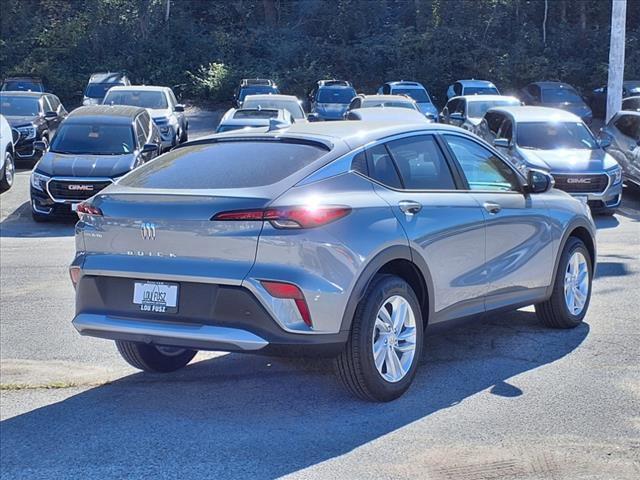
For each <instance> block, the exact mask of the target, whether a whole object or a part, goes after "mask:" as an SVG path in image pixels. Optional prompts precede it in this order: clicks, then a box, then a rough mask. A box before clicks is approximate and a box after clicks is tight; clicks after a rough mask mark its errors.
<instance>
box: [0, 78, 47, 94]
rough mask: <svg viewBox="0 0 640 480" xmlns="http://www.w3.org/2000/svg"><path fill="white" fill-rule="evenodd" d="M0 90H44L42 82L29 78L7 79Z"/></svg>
mask: <svg viewBox="0 0 640 480" xmlns="http://www.w3.org/2000/svg"><path fill="white" fill-rule="evenodd" d="M2 90H5V91H13V92H44V89H43V88H42V84H40V83H35V82H31V81H29V80H8V81H6V82H4V83H3V84H2Z"/></svg>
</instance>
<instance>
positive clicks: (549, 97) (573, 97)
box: [542, 87, 582, 103]
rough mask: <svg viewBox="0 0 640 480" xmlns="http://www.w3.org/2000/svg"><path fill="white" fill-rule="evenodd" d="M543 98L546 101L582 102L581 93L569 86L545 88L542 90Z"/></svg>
mask: <svg viewBox="0 0 640 480" xmlns="http://www.w3.org/2000/svg"><path fill="white" fill-rule="evenodd" d="M542 100H543V101H544V102H546V103H582V99H581V98H580V95H578V93H577V92H576V91H575V90H573V89H572V88H568V87H562V88H560V87H558V88H545V89H544V90H543V91H542Z"/></svg>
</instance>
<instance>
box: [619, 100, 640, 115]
mask: <svg viewBox="0 0 640 480" xmlns="http://www.w3.org/2000/svg"><path fill="white" fill-rule="evenodd" d="M622 110H627V111H629V110H631V111H636V112H640V97H630V98H625V99H624V100H623V101H622Z"/></svg>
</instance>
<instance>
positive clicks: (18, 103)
mask: <svg viewBox="0 0 640 480" xmlns="http://www.w3.org/2000/svg"><path fill="white" fill-rule="evenodd" d="M0 113H2V115H6V116H16V117H35V116H36V115H38V114H39V113H40V102H39V101H38V99H37V98H35V97H11V96H9V95H2V96H0Z"/></svg>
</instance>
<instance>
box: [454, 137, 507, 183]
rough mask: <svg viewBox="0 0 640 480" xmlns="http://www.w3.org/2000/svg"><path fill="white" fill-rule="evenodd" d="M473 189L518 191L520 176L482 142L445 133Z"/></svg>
mask: <svg viewBox="0 0 640 480" xmlns="http://www.w3.org/2000/svg"><path fill="white" fill-rule="evenodd" d="M444 137H445V139H446V140H447V143H448V144H449V146H450V147H451V150H452V151H453V154H454V155H455V156H456V158H457V160H458V163H459V164H460V167H461V168H462V171H463V172H464V175H465V177H466V178H467V182H468V183H469V188H470V189H471V190H497V191H509V190H513V191H518V190H519V183H518V177H517V175H516V174H515V173H514V171H513V170H511V168H509V167H508V166H507V165H506V164H505V163H504V162H503V161H502V160H501V159H500V158H498V157H497V156H495V155H494V154H493V153H492V152H491V151H490V150H487V149H486V148H484V147H482V146H481V145H480V144H478V143H476V142H474V141H472V140H469V139H467V138H463V137H460V136H457V135H445V136H444Z"/></svg>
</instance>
